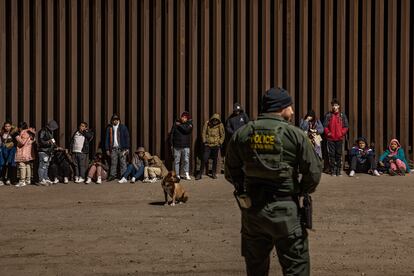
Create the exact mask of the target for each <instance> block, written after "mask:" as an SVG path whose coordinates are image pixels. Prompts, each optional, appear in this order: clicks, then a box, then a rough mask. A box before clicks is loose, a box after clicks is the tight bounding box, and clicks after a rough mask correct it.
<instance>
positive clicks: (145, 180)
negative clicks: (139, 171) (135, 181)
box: [142, 177, 151, 183]
mask: <svg viewBox="0 0 414 276" xmlns="http://www.w3.org/2000/svg"><path fill="white" fill-rule="evenodd" d="M142 182H145V183H149V182H151V179H149V178H148V177H146V178H145V179H144V180H142Z"/></svg>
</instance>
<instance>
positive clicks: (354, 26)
mask: <svg viewBox="0 0 414 276" xmlns="http://www.w3.org/2000/svg"><path fill="white" fill-rule="evenodd" d="M358 2H359V0H352V1H350V7H349V9H350V15H349V21H350V22H349V106H348V112H349V114H347V115H348V120H349V139H350V140H351V141H354V140H355V139H356V138H357V136H358V74H359V72H358V42H359V39H358V35H359V28H358V24H359V22H360V18H361V17H360V10H359V6H358Z"/></svg>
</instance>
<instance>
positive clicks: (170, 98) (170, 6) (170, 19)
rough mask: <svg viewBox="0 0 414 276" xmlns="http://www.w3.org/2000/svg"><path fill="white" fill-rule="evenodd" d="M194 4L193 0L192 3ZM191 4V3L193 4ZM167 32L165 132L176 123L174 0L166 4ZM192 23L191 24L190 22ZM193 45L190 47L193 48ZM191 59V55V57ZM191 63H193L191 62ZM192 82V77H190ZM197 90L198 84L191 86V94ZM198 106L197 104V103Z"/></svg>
mask: <svg viewBox="0 0 414 276" xmlns="http://www.w3.org/2000/svg"><path fill="white" fill-rule="evenodd" d="M191 4H193V2H192V3H191ZM191 4H190V5H191ZM165 6H166V8H165V9H166V11H165V13H166V14H165V17H166V27H165V28H166V34H165V36H166V37H165V41H166V47H165V51H166V53H165V55H166V71H165V79H164V80H163V81H164V82H165V105H166V118H165V119H166V122H165V123H164V131H165V132H164V133H168V132H169V131H170V129H171V127H172V124H173V123H174V122H173V121H174V118H175V115H176V114H174V54H175V53H174V0H167V2H166V4H165ZM190 25H191V24H190ZM192 48H193V47H190V49H192ZM189 58H190V59H191V56H190V57H189ZM190 64H191V63H190ZM190 82H191V78H190ZM196 90H197V86H196V87H195V88H193V87H192V86H191V88H190V91H191V94H190V95H193V93H194V92H195V91H196ZM196 106H197V105H196Z"/></svg>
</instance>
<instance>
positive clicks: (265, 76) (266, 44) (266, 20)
mask: <svg viewBox="0 0 414 276" xmlns="http://www.w3.org/2000/svg"><path fill="white" fill-rule="evenodd" d="M270 13H271V10H270V0H264V1H263V2H262V18H261V20H262V41H261V42H260V43H261V44H262V45H261V48H262V60H261V61H260V62H261V66H262V76H259V78H260V82H261V87H262V89H261V90H262V91H258V92H259V95H261V93H263V92H264V91H266V90H268V89H269V88H270V62H271V60H270V36H271V34H270Z"/></svg>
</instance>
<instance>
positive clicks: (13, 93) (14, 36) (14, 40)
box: [6, 1, 19, 124]
mask: <svg viewBox="0 0 414 276" xmlns="http://www.w3.org/2000/svg"><path fill="white" fill-rule="evenodd" d="M17 3H18V1H11V2H10V6H11V7H10V9H11V11H10V13H11V18H10V32H11V38H10V50H9V55H10V59H11V64H10V67H11V68H10V72H11V82H10V88H9V89H10V90H9V98H11V106H10V107H9V108H10V109H11V114H9V116H8V118H6V119H11V120H12V122H13V123H14V124H17V123H18V115H19V113H18V111H19V110H18V95H19V68H18V66H19V59H18V49H19V48H18V40H19V39H18V33H19V31H18V24H19V23H18V10H17V8H18V7H17ZM10 115H11V116H10Z"/></svg>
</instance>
